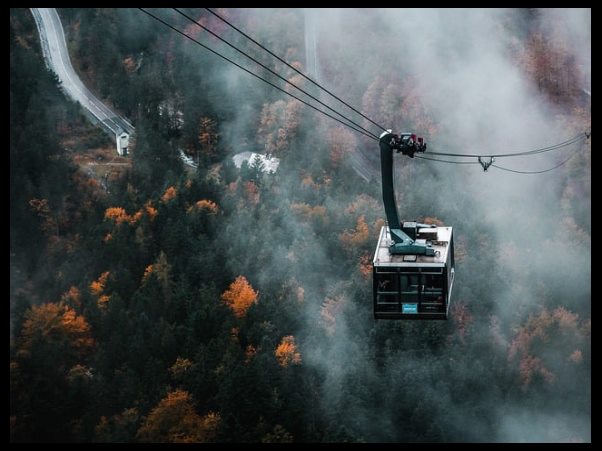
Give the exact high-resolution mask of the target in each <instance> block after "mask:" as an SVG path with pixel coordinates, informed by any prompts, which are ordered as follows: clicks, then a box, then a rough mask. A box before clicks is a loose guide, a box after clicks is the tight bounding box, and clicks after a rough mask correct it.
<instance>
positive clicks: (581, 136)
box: [429, 132, 591, 158]
mask: <svg viewBox="0 0 602 451" xmlns="http://www.w3.org/2000/svg"><path fill="white" fill-rule="evenodd" d="M590 136H591V132H581V133H579V134H578V135H576V136H573V137H572V138H570V139H568V140H566V141H564V142H561V143H559V144H554V145H552V146H547V147H541V148H539V149H533V150H528V151H523V152H514V153H502V154H461V153H446V152H429V154H430V155H437V156H442V157H487V158H489V157H492V158H503V157H520V156H527V155H535V154H538V153H544V152H550V151H552V150H556V149H560V148H562V147H566V146H569V145H571V144H573V143H576V142H578V141H582V140H585V139H588V138H589V137H590Z"/></svg>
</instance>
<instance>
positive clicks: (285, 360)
mask: <svg viewBox="0 0 602 451" xmlns="http://www.w3.org/2000/svg"><path fill="white" fill-rule="evenodd" d="M274 355H275V356H276V360H278V363H279V364H280V366H282V367H287V366H289V365H300V364H301V353H300V352H299V351H298V350H297V345H296V344H295V337H293V336H292V335H287V336H285V337H282V340H281V341H280V344H279V345H278V346H277V347H276V351H274Z"/></svg>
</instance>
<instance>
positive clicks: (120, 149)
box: [115, 131, 130, 156]
mask: <svg viewBox="0 0 602 451" xmlns="http://www.w3.org/2000/svg"><path fill="white" fill-rule="evenodd" d="M115 140H116V141H117V153H118V154H119V155H121V156H125V155H127V154H128V146H129V144H130V135H128V134H127V132H123V131H122V132H121V133H119V134H117V135H115Z"/></svg>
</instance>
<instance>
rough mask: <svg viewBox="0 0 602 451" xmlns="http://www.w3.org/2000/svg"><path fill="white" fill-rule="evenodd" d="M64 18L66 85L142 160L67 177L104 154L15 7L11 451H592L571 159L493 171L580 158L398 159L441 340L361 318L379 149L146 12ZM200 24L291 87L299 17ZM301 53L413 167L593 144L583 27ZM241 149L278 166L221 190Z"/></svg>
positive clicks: (357, 23)
mask: <svg viewBox="0 0 602 451" xmlns="http://www.w3.org/2000/svg"><path fill="white" fill-rule="evenodd" d="M58 11H59V14H60V16H61V20H62V21H63V26H64V27H65V33H66V36H67V41H68V45H69V49H70V54H71V58H72V61H73V64H74V66H75V67H76V70H77V71H78V72H79V74H80V75H81V77H82V80H83V81H84V82H85V83H86V85H87V86H89V87H90V89H92V90H93V91H94V92H95V93H96V94H98V95H99V96H100V97H101V98H102V99H103V100H104V101H106V103H107V104H109V105H111V106H113V107H115V108H116V109H117V110H118V111H120V112H121V113H122V114H124V115H125V116H126V117H128V118H130V120H131V121H132V122H133V124H134V125H135V127H136V141H135V147H134V148H133V149H132V152H131V157H130V159H131V165H129V166H128V167H127V169H126V170H124V171H123V172H122V173H120V175H119V176H118V177H113V178H112V179H110V183H109V184H108V185H106V184H104V185H103V184H102V183H100V182H99V180H98V179H96V178H94V177H92V176H91V175H90V174H89V173H87V172H86V171H84V170H83V169H82V167H81V166H78V165H77V164H76V163H75V160H76V158H77V155H78V153H79V152H83V151H84V150H86V149H91V148H96V147H98V146H105V147H111V146H114V144H112V143H110V141H109V140H108V138H106V137H105V136H103V135H102V134H101V132H100V131H98V130H96V129H94V128H93V127H92V126H91V125H90V124H88V123H87V122H86V119H85V118H84V116H83V115H82V113H81V111H80V110H79V107H78V105H75V104H73V103H71V102H70V101H69V100H68V99H67V98H66V97H65V96H64V95H63V93H62V92H61V91H60V89H59V86H58V83H57V81H56V78H55V77H54V76H53V74H52V73H50V72H49V71H47V70H46V68H45V66H44V61H43V59H42V53H41V50H40V44H39V40H38V34H37V31H36V27H35V24H34V21H33V18H32V15H31V12H30V11H29V10H28V9H11V11H10V326H11V334H10V435H11V441H14V442H340V441H345V442H490V441H494V442H509V441H510V442H515V441H519V442H520V441H528V442H532V441H545V442H558V441H560V442H589V441H591V138H590V139H589V140H587V141H584V142H581V143H578V144H577V145H575V146H573V147H569V148H566V149H562V150H558V151H557V152H555V153H546V154H544V155H538V156H537V157H533V158H526V157H525V158H520V159H512V160H507V161H501V162H500V163H499V164H500V165H501V166H504V167H508V168H513V169H520V170H538V169H545V168H548V167H551V166H554V165H556V164H557V163H559V162H561V161H562V160H564V159H566V158H567V157H568V156H569V155H570V154H571V153H572V154H573V156H572V157H571V158H570V160H568V162H567V163H566V164H563V165H561V166H560V167H558V169H556V170H554V171H551V172H548V173H545V174H537V175H524V174H515V173H511V172H506V171H501V170H496V169H495V168H492V169H489V171H487V172H483V171H482V169H481V167H480V166H478V165H451V164H449V165H448V164H441V163H436V162H429V161H426V160H410V159H408V158H406V157H403V158H402V157H401V154H400V156H399V158H397V160H396V161H397V165H398V166H397V167H396V171H397V180H396V183H397V190H398V198H397V201H398V204H399V210H400V215H401V216H402V217H403V218H404V219H406V220H419V221H423V222H428V223H435V224H445V225H450V226H453V227H454V234H455V240H456V243H455V245H456V280H455V282H454V292H453V299H452V306H451V318H450V319H449V320H448V321H385V320H379V321H375V320H374V319H373V313H372V266H371V262H372V256H373V252H374V248H375V246H376V241H377V239H378V235H379V232H380V228H381V227H382V226H383V225H384V219H385V212H384V209H383V205H382V201H381V191H380V190H381V187H380V180H379V179H378V178H377V179H373V180H370V181H366V180H364V179H363V178H362V177H360V176H359V175H358V174H357V173H356V171H355V170H354V167H353V165H352V163H351V162H352V158H353V155H355V154H356V153H357V152H364V153H365V154H371V155H372V158H373V161H374V162H375V164H376V166H375V168H376V170H377V171H379V170H380V169H379V166H378V164H379V163H378V157H377V155H378V145H377V143H375V142H374V141H371V140H369V139H367V138H365V137H364V136H362V135H360V134H357V133H354V132H353V131H351V130H349V129H347V128H344V127H342V126H341V125H340V124H337V123H336V122H334V121H332V120H329V119H328V118H325V117H324V116H322V115H319V114H318V113H316V112H315V111H312V110H311V109H309V108H308V107H306V106H304V105H302V104H301V103H300V102H298V101H297V100H294V99H292V98H290V97H288V96H286V95H285V94H283V93H282V92H278V91H277V90H275V89H273V88H271V87H270V86H268V85H265V84H262V83H260V82H259V81H257V80H256V79H254V78H252V77H250V76H248V75H247V74H245V73H244V72H242V71H240V70H239V69H237V68H236V67H233V66H231V65H228V64H227V63H225V62H223V61H221V60H219V59H218V58H216V57H215V56H213V55H211V54H209V53H208V52H206V51H204V50H203V49H201V48H199V47H198V46H196V45H194V43H192V42H190V41H188V40H186V39H184V38H183V37H181V36H179V35H177V34H176V33H174V32H173V31H171V30H169V29H167V28H165V27H162V26H161V24H159V23H157V22H155V21H153V20H152V19H151V18H149V17H148V16H146V15H145V14H143V13H142V12H141V11H138V10H136V9H109V8H101V9H93V8H90V9H68V8H61V9H58ZM153 11H154V12H155V13H156V14H157V15H160V16H161V17H164V18H165V19H166V20H169V21H170V23H173V24H176V25H177V26H178V27H180V28H181V29H185V30H186V33H187V34H189V35H190V36H193V37H195V38H196V39H198V40H199V41H201V42H204V43H206V44H207V45H209V46H210V47H212V48H216V49H219V51H220V52H223V53H224V54H226V55H228V56H229V57H231V58H232V59H235V60H236V61H241V64H244V65H245V66H246V67H249V68H253V69H255V67H254V66H253V65H252V64H250V63H248V62H246V61H244V59H243V58H242V57H241V55H239V54H237V53H235V52H234V51H233V50H232V49H229V48H227V47H225V46H224V45H223V44H220V43H219V41H218V40H216V39H215V38H211V37H208V36H207V34H206V33H205V32H203V31H202V30H201V29H200V28H198V27H196V26H194V25H193V24H191V23H190V22H187V21H186V19H184V18H183V17H181V16H179V15H177V14H175V13H174V12H173V11H171V12H170V10H163V11H162V10H153ZM185 11H186V12H187V13H188V14H190V15H192V16H194V17H195V18H196V19H198V20H200V21H201V22H202V23H203V24H204V25H205V26H207V27H209V28H211V29H212V30H214V31H215V32H216V33H217V34H218V35H220V36H221V37H224V38H225V39H228V40H229V41H231V42H233V43H236V45H240V46H243V47H244V48H245V49H247V51H250V52H251V53H252V55H253V56H255V57H258V58H259V57H260V58H262V61H265V62H266V64H268V65H269V66H270V67H271V68H273V70H275V71H277V72H278V73H280V74H282V75H283V76H284V77H286V78H287V79H289V80H291V81H293V82H294V83H296V84H299V85H302V86H304V87H305V88H306V89H308V90H310V91H311V92H312V93H314V95H319V94H318V92H317V90H316V89H315V87H312V86H311V85H309V84H308V83H307V82H306V81H305V80H303V79H302V78H301V77H300V76H299V75H298V74H296V73H295V72H294V71H292V70H291V69H290V68H288V67H286V66H285V65H283V64H281V63H278V62H277V61H275V60H273V59H269V58H267V57H266V56H265V55H264V54H263V53H261V51H260V49H258V48H257V47H253V46H251V45H249V43H248V42H247V41H245V39H244V38H243V37H242V36H240V35H239V34H237V33H236V32H234V31H233V30H232V29H230V28H228V27H227V26H225V24H224V23H222V22H220V21H219V20H218V19H217V18H216V17H215V16H212V15H210V14H209V13H207V11H205V10H204V9H202V8H201V9H186V10H185ZM217 11H219V13H220V14H222V15H224V16H225V17H227V18H228V20H229V21H231V22H232V23H235V24H237V25H238V26H240V27H241V29H243V30H245V31H246V32H248V33H249V34H250V35H252V36H253V37H254V38H255V39H257V40H258V41H259V42H261V43H263V44H264V45H266V46H267V47H268V48H270V50H272V51H273V52H274V53H276V54H278V55H281V56H283V57H284V58H285V59H286V60H287V61H289V62H291V63H293V64H294V65H295V66H296V67H299V68H301V69H303V67H304V64H305V48H304V45H305V44H304V42H305V38H304V31H305V28H304V14H303V10H300V9H270V10H245V9H218V10H217ZM459 15H460V16H461V17H462V19H463V20H461V21H460V20H456V19H458V17H460V16H459ZM583 24H586V25H587V27H589V28H587V27H586V28H585V29H584V28H583V27H582V25H583ZM317 36H318V44H317V48H318V62H319V65H318V67H319V78H320V82H321V83H323V84H324V85H325V86H327V87H328V88H329V89H331V90H333V91H334V92H336V93H337V94H339V95H340V96H342V97H343V98H344V99H345V100H346V101H347V102H349V103H350V104H351V105H354V106H357V107H358V108H359V109H361V110H362V111H363V112H364V113H365V114H366V115H367V116H369V117H371V118H373V119H374V120H375V121H377V122H378V123H382V124H385V125H387V126H390V127H392V128H393V129H394V130H395V131H396V132H400V131H410V130H411V131H415V132H416V133H419V134H421V135H423V136H424V137H425V139H426V140H427V142H428V143H429V150H430V149H432V150H433V151H442V152H446V151H447V152H449V151H452V152H453V151H455V152H462V153H475V152H486V151H487V152H492V153H495V152H502V153H503V152H510V151H519V150H526V149H532V148H537V147H543V146H548V145H553V144H555V143H558V142H561V141H564V140H566V139H568V138H569V137H572V136H574V135H576V134H578V133H580V132H582V131H584V130H590V128H591V95H590V94H588V93H589V91H590V90H591V82H590V81H589V80H590V77H591V56H590V54H589V53H590V52H591V47H587V46H588V45H590V46H591V10H585V11H583V10H567V11H565V12H560V11H557V10H535V9H534V10H531V9H529V10H470V11H464V12H463V11H459V10H429V11H425V10H411V11H405V10H396V11H390V10H387V11H381V10H361V11H360V10H347V11H339V10H328V11H325V12H324V15H323V17H321V19H320V21H319V23H318V26H317ZM584 47H585V49H584ZM588 58H589V60H588ZM260 73H261V74H262V76H264V77H266V78H268V79H269V80H274V81H273V82H274V83H277V82H278V80H277V79H276V78H275V77H273V76H272V75H270V74H269V73H267V72H266V71H262V72H260ZM588 83H589V84H588ZM278 84H279V85H283V83H278ZM286 89H287V90H291V88H290V87H289V88H286ZM291 92H292V91H291ZM337 108H338V106H337ZM354 117H356V116H354ZM355 120H357V121H362V124H364V126H366V127H368V126H369V125H370V124H368V123H367V121H363V120H362V119H361V118H357V119H355ZM375 132H377V130H375ZM74 138H77V140H78V141H77V142H78V143H79V144H78V145H77V146H69V145H66V144H65V143H66V142H68V141H69V140H70V139H74ZM179 149H182V150H183V151H184V152H185V153H186V154H188V155H189V156H190V157H192V158H193V159H194V160H195V161H198V162H199V163H200V164H199V168H198V169H195V170H192V169H190V168H186V167H185V166H184V165H183V164H182V161H181V159H180V158H179V156H178V151H179ZM244 151H253V152H258V153H263V154H266V153H267V154H271V155H274V156H275V157H277V158H279V159H280V166H279V167H278V170H277V171H276V173H274V174H267V173H265V172H262V170H261V167H258V165H257V164H251V165H245V166H243V168H242V169H240V170H239V169H237V168H236V167H235V166H234V164H233V163H232V159H231V157H232V156H233V155H234V154H237V153H239V152H244Z"/></svg>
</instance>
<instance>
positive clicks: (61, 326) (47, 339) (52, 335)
mask: <svg viewBox="0 0 602 451" xmlns="http://www.w3.org/2000/svg"><path fill="white" fill-rule="evenodd" d="M20 340H21V347H20V350H21V352H22V353H23V352H24V353H26V354H27V355H30V354H31V353H33V352H37V351H40V352H44V353H51V354H53V355H57V354H60V355H61V359H60V360H61V361H72V362H75V361H77V359H80V358H82V357H83V356H85V355H86V354H87V353H88V352H89V351H90V350H91V349H92V347H93V345H94V340H93V339H92V335H91V333H90V325H89V324H88V322H87V321H86V318H84V317H83V316H82V315H77V313H76V312H75V310H73V308H71V307H69V306H67V305H65V304H63V303H52V302H50V303H47V304H42V305H39V306H34V307H31V309H29V310H28V311H27V312H26V313H25V321H24V323H23V329H22V331H21V339H20ZM22 355H23V354H22Z"/></svg>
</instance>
